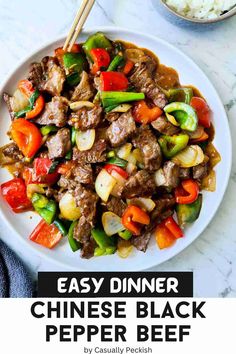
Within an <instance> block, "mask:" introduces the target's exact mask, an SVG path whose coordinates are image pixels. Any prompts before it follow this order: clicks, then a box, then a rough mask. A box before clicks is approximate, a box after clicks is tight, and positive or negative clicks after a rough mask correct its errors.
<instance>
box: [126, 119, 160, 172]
mask: <svg viewBox="0 0 236 354" xmlns="http://www.w3.org/2000/svg"><path fill="white" fill-rule="evenodd" d="M132 142H133V145H134V146H135V147H137V148H139V149H140V150H141V152H142V155H143V160H144V167H145V169H147V170H149V171H156V170H158V169H159V168H160V166H161V162H162V153H161V148H160V146H159V144H158V141H157V138H156V137H155V135H154V134H153V132H152V131H151V130H150V129H149V128H148V127H147V126H142V127H140V128H139V129H138V130H137V133H136V135H135V137H134V138H133V140H132Z"/></svg>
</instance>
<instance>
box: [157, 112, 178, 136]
mask: <svg viewBox="0 0 236 354" xmlns="http://www.w3.org/2000/svg"><path fill="white" fill-rule="evenodd" d="M151 125H152V127H153V128H154V129H155V130H157V131H158V132H159V133H161V134H165V135H174V134H177V133H178V132H179V130H180V129H179V128H178V127H176V126H174V125H173V124H171V123H170V122H169V121H168V120H167V119H166V118H165V117H163V116H161V117H159V118H157V119H156V120H154V122H152V123H151Z"/></svg>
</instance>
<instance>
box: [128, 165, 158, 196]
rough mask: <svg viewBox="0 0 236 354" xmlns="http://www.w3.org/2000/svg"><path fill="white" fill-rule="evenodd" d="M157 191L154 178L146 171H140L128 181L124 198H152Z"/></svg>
mask: <svg viewBox="0 0 236 354" xmlns="http://www.w3.org/2000/svg"><path fill="white" fill-rule="evenodd" d="M155 189H156V184H155V182H154V179H153V176H152V175H151V174H150V173H148V172H147V171H146V170H141V171H138V172H137V173H136V174H135V175H134V176H130V177H129V179H128V180H127V182H126V184H125V186H124V190H123V193H122V196H123V197H124V198H134V197H144V196H151V195H152V194H153V193H154V191H155Z"/></svg>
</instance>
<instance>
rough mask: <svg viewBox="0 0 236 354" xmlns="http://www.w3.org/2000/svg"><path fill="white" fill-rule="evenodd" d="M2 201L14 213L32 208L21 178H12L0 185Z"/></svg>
mask: <svg viewBox="0 0 236 354" xmlns="http://www.w3.org/2000/svg"><path fill="white" fill-rule="evenodd" d="M1 192H2V195H3V197H4V199H5V200H6V201H7V203H8V204H9V205H10V207H11V208H12V210H13V211H14V212H15V213H21V212H23V211H26V210H29V209H31V207H32V204H31V201H30V200H29V199H28V197H27V195H26V185H25V182H24V180H23V179H22V178H14V179H12V180H10V181H8V182H6V183H3V184H2V185H1Z"/></svg>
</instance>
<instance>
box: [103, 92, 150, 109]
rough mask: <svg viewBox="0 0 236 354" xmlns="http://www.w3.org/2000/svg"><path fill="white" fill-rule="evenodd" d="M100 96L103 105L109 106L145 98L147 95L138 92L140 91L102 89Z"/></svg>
mask: <svg viewBox="0 0 236 354" xmlns="http://www.w3.org/2000/svg"><path fill="white" fill-rule="evenodd" d="M100 97H101V101H102V105H103V107H104V108H107V107H110V106H117V105H119V104H121V103H125V102H132V101H140V100H143V99H144V98H145V95H144V93H142V92H140V93H138V92H116V91H102V92H101V94H100ZM113 108H114V107H113Z"/></svg>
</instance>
